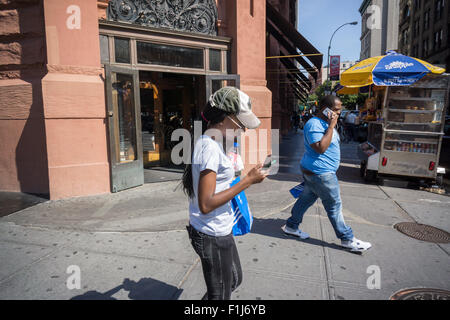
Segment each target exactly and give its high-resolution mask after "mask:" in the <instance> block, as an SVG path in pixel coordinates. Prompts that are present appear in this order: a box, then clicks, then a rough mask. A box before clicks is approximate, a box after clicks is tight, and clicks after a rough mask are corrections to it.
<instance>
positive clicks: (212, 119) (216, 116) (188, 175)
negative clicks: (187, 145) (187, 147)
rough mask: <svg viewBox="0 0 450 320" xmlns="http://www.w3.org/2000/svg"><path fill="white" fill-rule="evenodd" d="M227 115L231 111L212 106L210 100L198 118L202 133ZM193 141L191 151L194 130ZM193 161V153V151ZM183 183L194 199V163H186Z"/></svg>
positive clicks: (185, 191) (188, 193)
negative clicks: (200, 122)
mask: <svg viewBox="0 0 450 320" xmlns="http://www.w3.org/2000/svg"><path fill="white" fill-rule="evenodd" d="M227 115H230V113H227V112H225V111H223V110H221V109H218V108H215V107H212V106H211V104H210V103H209V102H208V103H207V104H206V106H205V109H204V110H203V112H202V116H201V117H200V118H199V119H197V121H200V120H201V121H202V134H204V133H205V131H206V130H207V129H208V126H210V125H215V124H218V123H220V122H222V121H223V120H225V117H226V116H227ZM191 141H192V145H191V152H193V151H194V145H195V141H194V135H193V133H192V132H191ZM191 162H192V153H191ZM181 183H182V185H183V191H184V193H185V194H186V195H187V196H188V197H189V198H191V199H192V198H193V197H194V196H195V192H194V182H193V179H192V163H187V164H186V165H185V167H184V173H183V178H182V181H181Z"/></svg>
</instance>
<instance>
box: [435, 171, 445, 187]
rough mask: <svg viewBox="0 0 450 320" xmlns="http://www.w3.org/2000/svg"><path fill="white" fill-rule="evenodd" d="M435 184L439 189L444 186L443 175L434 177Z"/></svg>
mask: <svg viewBox="0 0 450 320" xmlns="http://www.w3.org/2000/svg"><path fill="white" fill-rule="evenodd" d="M436 184H437V185H438V186H439V187H442V186H443V185H444V176H443V175H441V174H439V175H437V176H436Z"/></svg>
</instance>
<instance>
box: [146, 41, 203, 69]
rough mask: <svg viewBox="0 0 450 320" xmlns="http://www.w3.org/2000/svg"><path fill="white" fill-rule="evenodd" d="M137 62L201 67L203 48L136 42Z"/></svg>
mask: <svg viewBox="0 0 450 320" xmlns="http://www.w3.org/2000/svg"><path fill="white" fill-rule="evenodd" d="M137 56H138V63H144V64H157V65H162V66H172V67H182V68H195V69H203V68H204V64H203V49H192V48H184V47H176V46H169V45H162V44H155V43H149V42H139V41H138V42H137Z"/></svg>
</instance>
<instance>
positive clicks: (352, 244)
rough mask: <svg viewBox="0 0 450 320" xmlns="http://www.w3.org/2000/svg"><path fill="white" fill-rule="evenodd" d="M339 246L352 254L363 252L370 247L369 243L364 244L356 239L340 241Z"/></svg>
mask: <svg viewBox="0 0 450 320" xmlns="http://www.w3.org/2000/svg"><path fill="white" fill-rule="evenodd" d="M341 245H342V246H343V247H344V248H347V249H350V251H352V252H364V251H366V250H368V249H370V248H371V247H372V244H371V243H370V242H364V241H361V240H358V239H356V238H353V240H341Z"/></svg>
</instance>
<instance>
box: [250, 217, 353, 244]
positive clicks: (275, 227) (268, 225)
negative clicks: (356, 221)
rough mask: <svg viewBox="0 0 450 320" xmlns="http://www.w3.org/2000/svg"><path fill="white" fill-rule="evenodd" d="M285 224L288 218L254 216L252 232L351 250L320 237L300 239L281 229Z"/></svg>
mask: <svg viewBox="0 0 450 320" xmlns="http://www.w3.org/2000/svg"><path fill="white" fill-rule="evenodd" d="M285 224H286V220H284V219H258V218H254V219H253V225H252V231H251V232H252V233H256V234H260V235H263V236H267V237H273V238H279V239H292V240H295V241H300V242H303V243H307V244H311V245H315V246H321V247H325V248H330V249H335V250H340V251H345V252H349V251H348V250H347V249H345V248H343V247H341V246H339V245H337V244H335V243H328V242H326V241H323V240H320V239H314V238H309V239H306V240H300V239H298V238H296V237H293V236H288V235H286V234H285V233H284V232H283V231H282V230H281V227H282V226H283V225H285Z"/></svg>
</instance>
